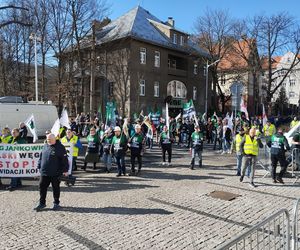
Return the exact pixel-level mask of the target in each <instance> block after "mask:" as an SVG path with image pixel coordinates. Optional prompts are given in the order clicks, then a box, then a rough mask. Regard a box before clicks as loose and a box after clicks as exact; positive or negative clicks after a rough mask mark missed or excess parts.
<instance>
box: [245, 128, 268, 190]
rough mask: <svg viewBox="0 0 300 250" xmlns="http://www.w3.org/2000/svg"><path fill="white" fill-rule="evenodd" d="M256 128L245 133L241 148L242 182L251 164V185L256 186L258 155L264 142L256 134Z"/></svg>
mask: <svg viewBox="0 0 300 250" xmlns="http://www.w3.org/2000/svg"><path fill="white" fill-rule="evenodd" d="M255 133H256V130H255V129H254V128H252V129H250V131H249V135H245V137H244V138H243V140H242V142H241V144H240V150H241V152H242V154H243V159H242V173H241V177H240V182H242V181H243V179H244V176H245V173H246V168H247V167H248V165H249V164H250V166H251V174H250V186H251V187H256V185H255V184H254V172H255V167H256V162H257V156H258V151H259V147H260V148H263V144H262V142H261V140H260V139H259V138H257V137H256V136H255Z"/></svg>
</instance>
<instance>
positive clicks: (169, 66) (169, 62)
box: [168, 59, 171, 68]
mask: <svg viewBox="0 0 300 250" xmlns="http://www.w3.org/2000/svg"><path fill="white" fill-rule="evenodd" d="M168 68H171V60H170V59H168Z"/></svg>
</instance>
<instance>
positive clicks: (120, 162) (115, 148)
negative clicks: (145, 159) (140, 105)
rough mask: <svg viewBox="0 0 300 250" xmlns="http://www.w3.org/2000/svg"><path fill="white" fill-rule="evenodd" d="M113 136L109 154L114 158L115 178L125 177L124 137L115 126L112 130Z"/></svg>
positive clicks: (125, 148) (125, 143)
mask: <svg viewBox="0 0 300 250" xmlns="http://www.w3.org/2000/svg"><path fill="white" fill-rule="evenodd" d="M114 132H115V136H114V137H113V139H112V145H111V154H113V155H114V156H115V158H116V162H117V166H118V173H117V177H119V176H121V175H122V174H123V175H126V167H125V154H126V151H127V139H126V136H125V135H124V134H123V133H122V134H121V128H120V127H119V126H116V127H115V129H114Z"/></svg>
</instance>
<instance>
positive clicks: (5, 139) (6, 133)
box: [0, 127, 12, 144]
mask: <svg viewBox="0 0 300 250" xmlns="http://www.w3.org/2000/svg"><path fill="white" fill-rule="evenodd" d="M11 140H12V136H11V133H10V129H9V128H8V127H5V128H4V129H2V136H1V137H0V142H1V143H3V144H8V143H10V141H11Z"/></svg>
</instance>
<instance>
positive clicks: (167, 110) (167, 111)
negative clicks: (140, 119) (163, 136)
mask: <svg viewBox="0 0 300 250" xmlns="http://www.w3.org/2000/svg"><path fill="white" fill-rule="evenodd" d="M166 126H167V128H168V131H169V129H170V121H169V104H168V103H167V102H166ZM168 133H169V132H168Z"/></svg>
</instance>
